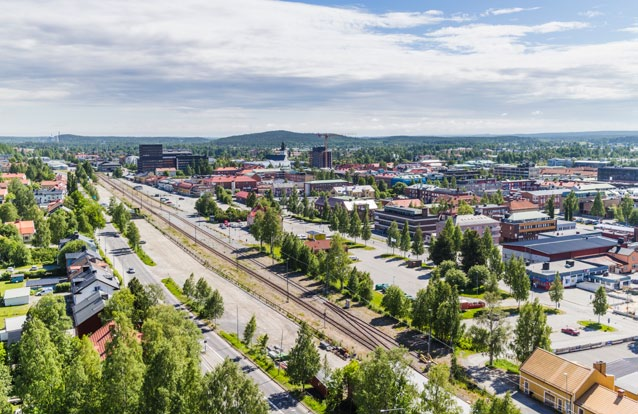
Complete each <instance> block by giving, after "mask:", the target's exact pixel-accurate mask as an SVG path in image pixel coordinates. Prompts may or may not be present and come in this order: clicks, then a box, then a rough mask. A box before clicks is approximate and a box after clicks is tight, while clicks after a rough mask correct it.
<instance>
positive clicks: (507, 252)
mask: <svg viewBox="0 0 638 414" xmlns="http://www.w3.org/2000/svg"><path fill="white" fill-rule="evenodd" d="M617 244H618V242H617V241H616V240H612V239H608V238H606V237H601V236H597V237H589V236H587V235H581V234H578V235H575V236H561V237H553V238H542V239H537V240H523V241H518V242H505V243H502V245H503V260H508V259H509V258H510V257H512V256H518V257H521V258H523V260H525V262H526V263H537V262H555V261H558V260H567V259H581V260H582V259H583V258H584V257H589V256H595V255H600V254H606V253H607V252H608V251H609V249H611V248H612V247H614V246H616V245H617Z"/></svg>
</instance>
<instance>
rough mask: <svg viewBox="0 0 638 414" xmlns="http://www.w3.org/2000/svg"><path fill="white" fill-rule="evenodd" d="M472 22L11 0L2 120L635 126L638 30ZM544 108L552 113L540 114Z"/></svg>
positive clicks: (133, 124)
mask: <svg viewBox="0 0 638 414" xmlns="http://www.w3.org/2000/svg"><path fill="white" fill-rule="evenodd" d="M194 11H196V12H194ZM468 19H469V17H467V16H465V15H445V14H444V13H442V12H440V11H436V10H433V11H425V12H419V13H386V14H378V15H377V14H374V13H370V12H367V11H365V10H360V9H343V8H331V7H322V6H315V5H307V4H302V3H287V2H283V1H272V0H234V1H233V2H210V1H207V0H182V1H180V2H175V1H173V0H171V1H169V0H156V1H154V2H135V1H133V2H131V1H130V0H102V1H97V0H87V1H86V2H83V6H82V7H81V8H78V7H77V4H76V3H75V2H73V1H71V0H49V1H48V2H45V3H42V2H41V1H39V0H22V1H20V2H8V3H7V4H6V5H4V6H3V13H2V14H0V73H2V74H3V76H2V77H1V78H0V111H2V114H3V130H4V131H5V134H9V133H23V134H24V133H28V134H39V135H41V134H42V133H43V132H42V130H44V133H49V132H50V131H57V130H58V129H59V130H62V131H69V132H77V133H88V134H107V133H113V134H146V135H157V134H160V133H161V134H178V135H204V136H220V135H225V134H235V133H243V132H251V131H253V132H254V131H260V130H263V129H266V128H268V127H269V125H277V126H280V127H282V128H283V127H286V128H289V129H297V130H306V131H307V130H335V131H342V132H347V133H356V134H358V135H366V134H368V135H369V134H372V133H376V134H386V133H423V134H425V133H464V132H467V133H474V132H476V133H479V132H499V131H502V132H506V131H507V129H508V128H510V129H509V131H510V132H511V131H514V130H516V131H526V130H542V129H543V128H546V129H557V130H564V129H565V128H569V129H573V128H574V125H583V128H584V126H586V125H592V126H594V125H598V127H599V129H601V128H603V127H605V126H606V125H613V124H614V123H617V122H618V120H620V119H622V120H623V121H625V123H624V124H622V125H623V127H630V125H636V124H638V114H636V113H630V111H628V110H626V108H627V107H631V108H635V107H638V105H635V103H636V101H637V100H638V79H636V76H635V73H638V40H627V41H600V42H598V43H594V42H592V43H591V44H582V45H575V44H571V45H570V44H560V43H552V42H553V41H552V40H549V39H548V36H538V35H546V34H553V33H558V32H566V31H569V30H578V29H583V28H589V27H590V26H588V25H587V23H583V22H547V23H543V24H537V25H523V24H516V25H487V24H466V20H468ZM448 22H449V23H448ZM448 24H449V26H450V27H442V28H441V27H440V26H441V25H448ZM431 25H436V26H435V27H436V28H435V30H432V31H430V32H427V33H425V34H418V33H416V32H417V31H416V30H414V28H415V27H422V26H431ZM385 29H392V30H385ZM404 29H405V30H404ZM407 29H412V30H407ZM575 33H577V32H575ZM534 35H536V36H534ZM623 104H624V106H623ZM587 105H589V106H587ZM539 107H542V108H543V109H544V111H545V112H546V113H548V114H552V117H556V119H554V118H549V117H545V116H543V117H537V118H534V117H530V116H529V114H530V113H532V112H533V111H535V110H536V108H539ZM570 108H577V109H570ZM589 108H595V110H593V109H592V110H591V116H589V117H586V116H583V114H586V113H587V111H588V109H589ZM570 111H571V112H570ZM502 113H508V114H509V115H508V116H506V117H501V116H499V114H502ZM424 114H427V116H424ZM519 114H520V115H519ZM559 117H560V119H559ZM620 117H624V118H620ZM603 118H604V119H603ZM34 119H37V120H38V122H33V120H34ZM371 119H375V120H376V121H374V122H370V120H371ZM583 119H585V120H586V121H583ZM596 119H603V121H599V122H600V123H599V124H594V121H595V120H596ZM114 120H116V121H114ZM634 120H635V121H634ZM552 122H553V123H552ZM605 122H607V123H605ZM636 127H637V128H638V126H636ZM583 128H576V129H583Z"/></svg>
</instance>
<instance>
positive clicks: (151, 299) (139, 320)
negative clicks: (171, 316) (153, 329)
mask: <svg viewBox="0 0 638 414" xmlns="http://www.w3.org/2000/svg"><path fill="white" fill-rule="evenodd" d="M154 286H155V287H157V288H159V285H151V286H148V287H144V286H142V284H141V283H140V281H139V280H137V278H136V277H134V278H133V279H131V280H130V281H129V282H128V289H129V290H130V291H131V294H132V295H133V297H134V300H133V315H132V317H131V320H132V321H133V323H134V324H135V325H136V326H141V325H142V324H143V323H144V321H145V320H146V318H147V316H148V313H149V311H150V309H151V306H155V305H157V304H159V301H160V300H161V299H163V292H162V291H161V290H159V289H157V288H155V289H154Z"/></svg>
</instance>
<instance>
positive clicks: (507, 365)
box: [485, 359, 520, 374]
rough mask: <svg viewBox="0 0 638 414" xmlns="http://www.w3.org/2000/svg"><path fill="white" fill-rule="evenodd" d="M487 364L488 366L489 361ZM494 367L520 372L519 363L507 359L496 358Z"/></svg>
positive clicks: (513, 372)
mask: <svg viewBox="0 0 638 414" xmlns="http://www.w3.org/2000/svg"><path fill="white" fill-rule="evenodd" d="M485 365H486V366H488V365H487V363H486V364H485ZM492 368H498V369H502V370H503V371H507V372H511V373H512V374H520V371H519V369H518V368H519V367H518V365H516V364H515V363H513V362H511V361H508V360H506V359H495V360H494V365H492Z"/></svg>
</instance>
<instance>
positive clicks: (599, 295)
mask: <svg viewBox="0 0 638 414" xmlns="http://www.w3.org/2000/svg"><path fill="white" fill-rule="evenodd" d="M592 304H593V305H594V315H598V323H599V324H600V317H601V316H602V315H604V314H606V313H607V308H608V307H609V305H608V304H607V292H606V291H605V288H604V287H602V286H600V287H599V288H598V289H597V290H596V293H595V294H594V300H593V302H592Z"/></svg>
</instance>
